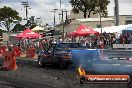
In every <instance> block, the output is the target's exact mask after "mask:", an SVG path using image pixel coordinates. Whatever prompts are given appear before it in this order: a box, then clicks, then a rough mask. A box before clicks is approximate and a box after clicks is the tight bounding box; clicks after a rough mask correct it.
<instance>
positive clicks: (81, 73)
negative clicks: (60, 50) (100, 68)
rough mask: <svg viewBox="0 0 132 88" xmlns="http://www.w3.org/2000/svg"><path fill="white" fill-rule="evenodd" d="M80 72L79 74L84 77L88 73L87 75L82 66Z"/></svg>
mask: <svg viewBox="0 0 132 88" xmlns="http://www.w3.org/2000/svg"><path fill="white" fill-rule="evenodd" d="M78 72H79V75H80V76H84V75H85V74H86V73H85V70H84V69H83V68H82V67H81V66H79V68H78Z"/></svg>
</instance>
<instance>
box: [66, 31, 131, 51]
mask: <svg viewBox="0 0 132 88" xmlns="http://www.w3.org/2000/svg"><path fill="white" fill-rule="evenodd" d="M67 40H68V41H73V42H79V43H80V44H81V45H82V46H85V47H87V48H104V49H109V48H112V47H113V44H132V35H131V34H130V33H126V34H118V33H105V32H104V33H102V35H99V36H96V35H91V36H85V37H82V36H81V37H78V39H76V38H72V39H67Z"/></svg>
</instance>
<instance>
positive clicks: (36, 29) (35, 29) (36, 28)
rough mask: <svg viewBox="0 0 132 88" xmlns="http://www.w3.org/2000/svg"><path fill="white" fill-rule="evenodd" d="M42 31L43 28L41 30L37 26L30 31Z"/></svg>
mask: <svg viewBox="0 0 132 88" xmlns="http://www.w3.org/2000/svg"><path fill="white" fill-rule="evenodd" d="M43 30H44V28H41V27H39V26H36V27H34V28H33V29H32V31H43Z"/></svg>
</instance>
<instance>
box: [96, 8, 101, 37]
mask: <svg viewBox="0 0 132 88" xmlns="http://www.w3.org/2000/svg"><path fill="white" fill-rule="evenodd" d="M96 10H97V12H98V14H99V22H100V29H101V35H102V19H101V11H100V7H96Z"/></svg>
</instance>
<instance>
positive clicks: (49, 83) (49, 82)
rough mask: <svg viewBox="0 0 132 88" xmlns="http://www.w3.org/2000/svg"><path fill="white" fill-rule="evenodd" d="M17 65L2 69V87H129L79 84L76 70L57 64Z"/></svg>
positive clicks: (123, 87) (0, 72)
mask: <svg viewBox="0 0 132 88" xmlns="http://www.w3.org/2000/svg"><path fill="white" fill-rule="evenodd" d="M17 65H18V69H17V70H16V71H3V70H0V88H128V85H127V84H78V83H77V80H76V75H77V73H76V72H75V71H73V70H60V69H59V68H58V67H56V66H47V67H38V66H37V65H36V64H33V63H31V62H28V63H23V62H19V63H18V64H17Z"/></svg>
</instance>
